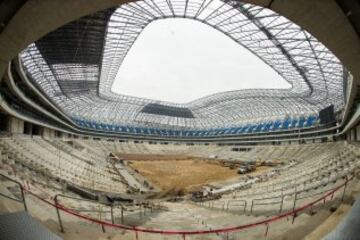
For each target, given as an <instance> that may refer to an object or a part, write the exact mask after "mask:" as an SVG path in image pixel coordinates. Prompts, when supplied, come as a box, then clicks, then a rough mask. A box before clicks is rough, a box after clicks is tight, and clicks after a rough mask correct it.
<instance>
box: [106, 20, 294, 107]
mask: <svg viewBox="0 0 360 240" xmlns="http://www.w3.org/2000/svg"><path fill="white" fill-rule="evenodd" d="M251 88H253V89H264V88H265V89H266V88H267V89H271V88H279V89H280V88H281V89H284V88H291V85H290V84H289V83H288V82H287V81H286V80H284V79H283V78H282V77H281V76H280V75H279V74H278V73H277V72H276V71H274V70H273V69H272V68H271V67H270V66H268V65H267V64H265V63H264V62H263V61H261V59H259V58H258V57H257V56H255V55H254V54H252V53H251V52H250V51H248V50H247V49H246V48H244V47H242V46H241V45H239V44H238V43H237V42H235V41H233V40H232V39H230V38H229V37H228V36H226V35H224V34H223V33H221V32H219V31H217V30H215V29H213V28H212V27H210V26H208V25H206V24H203V23H201V22H197V21H193V20H190V19H182V18H176V19H174V18H173V19H170V18H169V19H160V20H157V21H154V22H152V23H150V24H149V25H148V26H147V27H146V28H145V29H144V30H143V31H142V33H141V34H140V35H139V37H138V39H137V40H136V41H135V43H134V44H133V46H132V47H131V49H130V50H129V52H128V53H127V55H126V57H125V59H124V61H123V63H122V65H121V67H120V68H119V72H118V73H117V75H116V79H115V81H114V82H113V85H112V87H111V90H112V91H113V92H115V93H118V94H124V95H128V96H136V97H143V98H147V99H153V100H160V101H167V102H173V103H186V102H190V101H193V100H196V99H198V98H200V97H205V96H208V95H211V94H214V93H219V92H225V91H235V90H240V89H251Z"/></svg>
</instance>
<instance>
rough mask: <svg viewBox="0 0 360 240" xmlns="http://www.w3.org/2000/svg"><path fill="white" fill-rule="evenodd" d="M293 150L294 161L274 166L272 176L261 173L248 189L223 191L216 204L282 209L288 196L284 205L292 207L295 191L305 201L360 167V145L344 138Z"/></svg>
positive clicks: (271, 209)
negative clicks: (280, 207) (341, 140)
mask: <svg viewBox="0 0 360 240" xmlns="http://www.w3.org/2000/svg"><path fill="white" fill-rule="evenodd" d="M294 150H295V149H294ZM304 150H305V151H304ZM293 153H294V154H293V156H291V154H289V155H288V156H291V162H292V164H287V165H285V166H281V167H278V168H276V169H274V173H275V174H274V175H272V177H267V176H266V175H265V177H262V176H260V177H259V179H258V181H254V183H252V185H251V187H250V188H248V189H240V190H236V191H233V192H231V193H227V194H225V195H223V196H222V198H221V199H220V200H217V201H214V202H213V203H212V206H215V208H223V205H228V206H229V205H230V207H229V208H230V210H231V204H232V203H234V202H246V204H247V206H251V205H252V204H255V205H256V203H257V204H259V205H260V206H258V209H260V210H261V211H264V210H269V211H278V210H279V206H280V205H279V204H280V202H281V201H282V200H281V199H282V198H284V200H283V203H282V204H283V206H282V209H283V210H284V209H286V208H288V209H291V208H292V207H293V202H294V198H295V193H296V194H297V198H298V199H299V200H298V201H297V202H298V204H301V203H303V204H305V203H306V202H309V201H311V200H313V199H316V198H318V197H319V194H321V193H324V192H325V191H327V190H330V189H332V188H334V186H335V185H334V184H335V183H337V184H339V183H338V180H341V179H343V178H344V177H345V176H349V175H350V174H352V173H353V172H354V171H355V170H356V169H357V168H359V167H360V150H359V148H357V147H354V146H353V145H349V144H347V143H344V142H338V143H325V144H324V143H323V144H313V145H312V146H311V145H308V146H306V148H304V149H303V150H301V151H298V152H295V151H294V152H293ZM289 160H290V159H289ZM342 181H344V180H342ZM254 199H256V201H255V203H253V200H254ZM220 203H221V204H220ZM234 209H236V207H235V206H234ZM248 210H249V209H248Z"/></svg>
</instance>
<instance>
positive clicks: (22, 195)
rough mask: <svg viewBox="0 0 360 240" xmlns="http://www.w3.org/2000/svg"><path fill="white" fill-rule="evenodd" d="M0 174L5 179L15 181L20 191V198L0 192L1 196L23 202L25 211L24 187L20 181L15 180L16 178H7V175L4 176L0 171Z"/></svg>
mask: <svg viewBox="0 0 360 240" xmlns="http://www.w3.org/2000/svg"><path fill="white" fill-rule="evenodd" d="M0 176H1V177H3V178H5V179H7V180H8V181H10V182H13V183H16V184H17V185H18V186H19V188H20V192H21V198H22V199H16V198H13V197H10V196H7V195H6V194H4V193H0V195H1V196H3V197H6V198H9V199H11V200H13V201H16V202H21V203H23V204H24V209H25V211H27V206H26V201H25V194H24V188H23V186H22V184H21V183H20V182H18V181H16V180H14V179H12V178H9V177H8V176H6V175H4V174H1V173H0Z"/></svg>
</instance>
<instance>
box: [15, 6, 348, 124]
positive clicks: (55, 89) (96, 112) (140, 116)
mask: <svg viewBox="0 0 360 240" xmlns="http://www.w3.org/2000/svg"><path fill="white" fill-rule="evenodd" d="M109 11H110V12H111V13H112V12H113V13H112V14H110V15H111V17H110V19H108V17H107V16H108V14H106V13H107V12H109ZM174 17H176V18H177V17H182V18H183V17H185V18H191V19H193V20H197V21H201V22H203V23H205V24H208V25H209V26H211V27H213V28H215V29H217V30H219V31H221V32H223V33H224V34H226V35H227V36H229V37H230V38H232V39H233V40H234V41H236V42H237V43H239V44H240V45H242V46H244V47H245V48H247V49H248V50H250V51H251V52H252V53H254V54H256V55H257V56H258V57H259V58H260V59H262V60H263V61H264V62H265V63H267V64H268V65H269V66H270V67H272V68H273V69H274V70H275V71H277V72H278V73H279V74H280V75H281V76H283V77H284V79H286V80H287V81H288V82H290V83H291V84H292V88H291V89H290V90H275V89H270V90H268V89H251V90H237V91H231V92H226V93H216V94H213V95H211V96H206V97H203V98H200V99H198V100H194V101H192V102H190V103H187V104H175V103H169V102H159V101H153V100H149V99H142V98H136V97H129V96H126V95H118V94H114V93H112V92H111V86H112V82H113V81H114V79H115V76H116V73H117V72H118V69H119V67H121V64H122V62H123V60H124V58H125V56H126V54H127V52H128V51H129V49H130V48H131V46H132V44H133V43H134V42H135V41H136V39H137V37H138V36H139V35H140V34H141V32H142V30H143V29H144V28H145V27H146V26H147V25H148V24H149V23H151V22H152V21H155V20H157V19H159V18H174ZM84 19H85V20H84ZM103 22H107V25H106V26H107V27H106V28H104V24H102V23H103ZM104 29H105V30H106V31H105V35H104V38H98V37H96V36H98V34H99V32H100V33H101V32H103V31H104ZM64 31H65V32H66V31H70V32H73V33H74V34H73V35H72V37H71V34H70V35H67V36H69V37H70V39H69V38H68V37H67V38H62V37H61V36H62V34H61V32H64ZM52 34H57V36H58V37H56V38H53V37H51V35H52ZM104 39H105V43H104ZM40 42H42V44H44V46H46V48H47V51H46V53H45V51H43V50H41V51H39V48H38V47H37V45H38V44H39V43H40ZM65 42H66V44H70V45H71V47H69V48H67V49H73V51H62V49H61V48H59V47H58V46H59V45H58V43H61V44H65ZM88 43H89V44H88ZM90 43H91V44H90ZM94 45H99V46H101V49H102V55H101V59H99V61H98V62H96V64H91V65H90V64H87V63H86V62H85V63H84V61H82V60H81V59H82V58H78V56H79V55H78V54H79V53H81V54H87V53H88V54H92V53H93V51H94V49H93V46H94ZM89 46H91V47H89ZM44 53H45V54H44ZM50 56H51V57H50ZM57 57H58V58H59V59H61V63H59V64H53V62H54V61H49V59H50V60H53V59H54V58H57ZM84 57H86V56H84ZM21 59H22V63H23V65H24V67H25V70H26V72H27V74H28V75H29V76H30V78H31V79H32V81H33V82H34V83H35V84H36V85H37V86H38V87H39V88H40V89H41V90H42V91H43V92H44V94H45V95H47V97H48V98H50V99H51V100H52V101H53V102H54V103H55V104H56V105H57V106H58V107H59V108H60V109H61V110H62V111H64V112H65V113H66V114H68V115H69V116H70V117H74V118H78V119H88V120H91V121H96V122H104V123H112V124H120V125H147V126H148V125H152V126H154V127H157V126H164V125H165V126H171V127H173V128H176V127H181V128H211V127H221V126H229V125H237V124H240V123H241V122H244V121H260V120H261V119H264V118H267V119H268V118H283V117H285V116H289V115H290V116H297V115H303V114H305V115H307V114H314V113H317V112H318V111H319V110H320V109H322V108H324V107H326V106H329V105H331V104H333V105H334V106H335V110H336V111H338V110H341V109H342V108H343V106H344V95H343V82H344V81H343V79H344V77H346V76H347V74H344V73H347V72H346V71H343V66H342V64H341V63H340V62H339V60H338V59H337V58H336V57H335V56H334V55H333V54H332V53H331V52H330V51H329V50H328V49H327V48H326V47H325V46H324V45H323V44H321V43H320V42H319V41H317V39H315V38H314V37H313V36H311V35H310V34H309V33H307V32H306V31H304V30H303V29H301V28H300V27H299V26H297V25H295V24H294V23H292V22H290V21H289V20H287V19H285V18H284V17H281V16H279V15H278V14H276V13H274V12H272V11H271V10H268V9H265V8H262V7H257V6H254V5H250V4H243V3H240V2H238V1H226V2H223V1H220V0H205V1H204V0H189V1H187V0H181V1H180V0H176V1H175V0H173V1H170V0H154V1H150V0H149V1H148V0H145V1H137V2H132V3H128V4H123V5H121V6H120V7H119V8H117V9H115V10H114V9H112V10H104V11H101V12H98V13H95V14H92V15H90V16H87V17H85V18H82V19H79V20H77V21H75V22H73V23H70V24H67V25H65V26H63V27H61V28H60V29H58V30H56V31H54V32H52V33H50V34H49V35H47V36H45V37H44V38H43V39H41V40H39V41H38V42H37V43H36V44H31V45H29V47H28V48H26V49H25V50H24V51H23V52H22V54H21ZM64 59H68V61H65V62H64V61H63V60H64ZM55 62H57V61H55ZM94 69H95V70H96V71H95V70H94ZM99 73H100V76H99ZM89 77H91V79H95V81H96V84H97V88H96V89H93V87H91V88H90V89H89V85H88V83H87V82H86V81H89ZM64 81H74V83H71V84H70V83H69V84H68V83H66V84H65V85H64ZM61 85H63V86H65V87H66V89H68V90H74V91H64V90H63V88H62V86H61ZM91 86H94V85H91ZM149 103H160V104H162V105H167V106H172V107H186V108H188V109H189V110H190V111H191V112H192V113H193V115H194V118H192V119H184V118H181V117H170V116H169V117H165V118H164V117H163V116H156V115H155V114H148V113H142V112H141V109H143V107H144V106H145V105H147V104H149Z"/></svg>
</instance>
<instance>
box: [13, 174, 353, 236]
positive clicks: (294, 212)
mask: <svg viewBox="0 0 360 240" xmlns="http://www.w3.org/2000/svg"><path fill="white" fill-rule="evenodd" d="M353 178H354V175H353V176H351V177H350V178H348V177H347V176H346V177H345V182H344V183H342V184H341V185H339V186H337V187H335V188H334V189H332V190H331V191H329V192H328V193H327V194H325V195H324V196H322V197H320V198H318V199H316V200H314V201H312V202H310V203H307V204H306V205H303V206H301V207H297V208H296V207H295V204H294V208H293V209H292V210H290V211H287V212H285V213H282V214H279V215H275V216H273V217H271V218H268V219H264V220H260V221H257V222H253V223H248V224H244V225H239V226H232V227H226V228H218V229H210V230H189V231H179V230H160V229H148V228H142V227H133V226H128V225H123V224H115V223H109V222H106V221H102V220H99V219H96V218H92V217H89V216H85V215H82V214H80V213H79V212H76V211H74V210H71V209H68V208H66V207H64V206H62V205H60V204H58V203H57V201H55V203H53V202H51V201H49V200H46V199H43V198H42V197H40V196H39V195H37V194H35V193H33V192H31V191H30V190H28V189H24V192H25V193H27V194H30V195H32V196H34V197H35V198H37V199H39V200H40V201H42V202H44V203H46V204H48V205H50V206H53V207H55V208H56V209H57V211H58V210H61V211H63V212H66V213H68V214H71V215H73V216H76V217H78V218H81V219H84V220H87V221H90V222H93V223H97V224H99V225H101V226H102V229H103V231H105V226H107V227H112V228H119V229H123V230H129V231H133V232H134V233H135V234H136V238H137V236H138V232H142V233H152V234H164V235H181V236H183V238H184V239H185V236H186V235H201V234H218V233H229V232H234V231H239V230H243V229H247V228H251V227H256V226H260V225H265V226H266V231H265V235H267V233H268V229H269V224H270V223H272V222H275V221H277V220H280V219H283V218H286V217H289V216H292V217H293V220H292V223H294V221H295V218H296V216H297V214H298V213H299V212H301V211H304V210H305V209H307V208H312V207H313V206H314V205H315V204H317V203H318V202H321V201H324V202H325V200H326V199H327V197H329V196H330V197H331V199H332V198H333V195H334V193H335V192H337V191H338V190H340V189H341V188H344V190H343V193H342V198H341V199H342V200H343V199H344V195H345V190H346V186H347V184H348V182H349V181H351V180H352V179H353ZM11 180H12V179H11ZM13 181H14V182H16V181H15V180H13ZM20 185H21V184H20ZM24 199H25V198H24ZM59 224H61V223H59Z"/></svg>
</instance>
